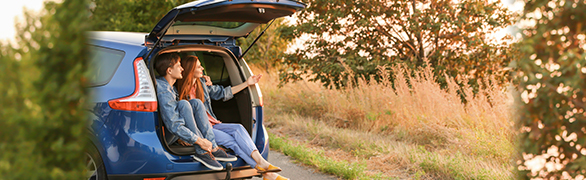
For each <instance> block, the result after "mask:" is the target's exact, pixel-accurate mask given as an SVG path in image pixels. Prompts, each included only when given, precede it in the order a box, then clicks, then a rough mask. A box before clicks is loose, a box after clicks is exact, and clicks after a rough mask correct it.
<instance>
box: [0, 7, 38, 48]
mask: <svg viewBox="0 0 586 180" xmlns="http://www.w3.org/2000/svg"><path fill="white" fill-rule="evenodd" d="M44 1H45V0H12V1H10V3H2V5H0V24H1V26H0V27H2V28H0V40H2V41H6V40H11V39H14V36H15V35H16V29H15V27H14V24H15V19H16V18H17V17H18V18H19V19H20V20H24V8H26V9H27V10H29V11H35V12H38V11H40V10H41V9H42V8H43V2H44Z"/></svg>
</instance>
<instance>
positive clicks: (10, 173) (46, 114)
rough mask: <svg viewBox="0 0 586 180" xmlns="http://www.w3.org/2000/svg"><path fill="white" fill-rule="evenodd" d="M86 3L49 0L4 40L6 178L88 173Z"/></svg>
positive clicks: (0, 162) (2, 167)
mask: <svg viewBox="0 0 586 180" xmlns="http://www.w3.org/2000/svg"><path fill="white" fill-rule="evenodd" d="M86 7H87V2H86V1H83V0H81V1H80V0H64V1H63V2H62V3H55V2H47V3H45V8H44V10H43V11H42V12H41V13H40V14H32V13H27V14H26V15H25V16H26V17H25V22H24V23H22V24H20V25H18V27H17V29H18V30H17V32H18V33H19V34H18V36H17V40H16V42H18V47H16V48H13V47H10V46H8V45H3V46H1V47H0V49H1V50H0V51H1V53H2V56H0V69H1V70H3V73H2V75H0V79H1V80H0V83H2V88H0V93H1V94H2V97H0V104H1V105H2V111H1V112H0V119H2V121H0V140H1V142H0V152H2V153H0V177H2V179H82V178H84V176H85V174H84V168H85V162H84V158H85V154H84V148H85V144H86V143H85V142H86V138H85V136H84V134H83V132H84V129H85V126H86V118H87V117H86V115H85V112H86V110H84V107H85V106H84V105H85V103H86V102H87V100H88V99H87V98H88V97H87V91H86V89H85V87H86V85H87V84H86V80H85V79H86V78H85V77H86V76H85V73H87V72H88V71H87V69H88V67H87V64H88V63H87V61H84V59H87V50H86V47H87V45H86V42H85V40H86V38H85V31H86V30H88V29H89V27H90V25H89V24H88V23H87V16H86V15H85V14H88V11H87V8H86Z"/></svg>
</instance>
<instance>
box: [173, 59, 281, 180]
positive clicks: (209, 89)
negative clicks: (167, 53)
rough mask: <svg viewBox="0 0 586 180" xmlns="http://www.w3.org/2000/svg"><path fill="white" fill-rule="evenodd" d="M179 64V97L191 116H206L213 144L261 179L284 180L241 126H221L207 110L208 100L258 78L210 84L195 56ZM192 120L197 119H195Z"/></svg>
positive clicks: (228, 94)
mask: <svg viewBox="0 0 586 180" xmlns="http://www.w3.org/2000/svg"><path fill="white" fill-rule="evenodd" d="M181 65H182V66H183V68H184V69H185V70H184V71H183V79H179V80H178V82H177V89H178V91H179V98H180V99H182V100H183V99H184V100H188V101H189V102H190V103H191V105H192V107H193V108H194V111H193V112H194V113H196V112H200V113H206V115H207V117H208V119H206V120H207V121H209V123H210V124H211V125H212V127H213V132H214V134H215V141H216V143H217V144H218V145H222V146H224V147H226V148H230V149H232V150H233V151H234V152H235V153H236V154H237V155H238V156H239V157H240V158H242V159H243V160H244V161H245V162H246V163H248V164H250V165H251V166H252V167H254V168H256V169H257V170H258V172H259V173H261V174H262V176H263V179H268V180H275V179H276V180H282V179H287V178H285V177H283V176H281V175H279V174H277V173H276V172H280V171H281V169H280V168H279V167H276V166H273V165H272V164H271V163H269V162H268V161H267V160H265V159H264V158H263V157H262V156H261V155H260V153H259V151H258V149H257V148H256V146H255V144H254V142H253V141H252V139H251V138H250V136H249V135H248V132H247V131H246V129H244V126H242V125H241V124H236V123H222V122H221V121H219V120H217V119H216V116H215V115H214V112H213V110H212V107H211V100H210V99H214V100H219V99H223V100H224V101H227V100H229V99H231V98H232V97H234V94H236V93H238V92H240V91H242V90H243V89H245V88H246V87H248V86H250V85H254V84H256V83H258V81H259V80H260V78H261V77H262V75H256V76H251V77H250V78H248V80H246V82H244V83H242V84H239V85H236V86H234V87H232V86H228V87H222V86H220V85H212V84H211V81H210V80H209V77H207V76H204V75H203V69H204V68H203V66H201V62H200V61H199V59H198V58H197V56H187V57H186V58H182V60H181ZM202 107H205V111H201V110H197V109H202ZM196 117H202V116H196ZM196 121H200V120H199V119H196ZM180 143H183V142H180Z"/></svg>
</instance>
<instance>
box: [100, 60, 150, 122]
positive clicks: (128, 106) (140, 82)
mask: <svg viewBox="0 0 586 180" xmlns="http://www.w3.org/2000/svg"><path fill="white" fill-rule="evenodd" d="M134 78H135V82H136V86H135V89H134V93H132V95H130V96H128V97H123V98H119V99H114V100H110V101H108V104H109V105H110V107H111V108H112V109H117V110H126V111H145V112H154V111H156V110H157V94H156V93H155V87H154V85H153V81H152V80H151V78H150V75H149V70H148V69H147V66H146V64H145V62H144V61H143V60H142V57H139V58H136V59H135V60H134Z"/></svg>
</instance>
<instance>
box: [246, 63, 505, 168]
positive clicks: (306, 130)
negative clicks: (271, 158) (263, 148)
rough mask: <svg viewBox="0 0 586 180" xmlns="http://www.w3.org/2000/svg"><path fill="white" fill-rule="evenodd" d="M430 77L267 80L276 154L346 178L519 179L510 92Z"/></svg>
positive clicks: (397, 72) (396, 71) (423, 73)
mask: <svg viewBox="0 0 586 180" xmlns="http://www.w3.org/2000/svg"><path fill="white" fill-rule="evenodd" d="M431 71H432V70H431V69H419V70H416V71H413V70H410V69H407V68H404V67H394V68H393V70H392V72H386V71H381V72H380V73H384V74H386V75H387V77H394V78H393V80H390V79H387V80H383V81H382V82H379V83H366V82H364V81H358V82H353V83H354V84H355V85H356V86H355V87H353V88H345V89H340V90H336V89H327V88H324V87H322V86H321V85H320V84H319V83H317V82H308V81H300V82H295V83H289V84H285V85H284V86H283V87H278V86H277V85H278V84H279V81H278V75H277V74H276V73H274V72H271V73H268V74H267V73H263V74H264V76H263V78H262V79H261V82H260V85H261V88H262V92H263V98H264V107H265V108H264V109H265V126H267V127H268V129H269V133H271V135H272V136H271V146H272V148H276V149H277V150H281V151H284V152H285V154H288V155H290V156H293V157H294V158H297V159H298V160H299V161H300V162H301V163H303V164H306V165H308V166H312V167H314V168H317V169H319V170H321V171H324V172H327V173H331V174H335V175H337V176H339V177H341V178H344V179H372V178H376V179H380V178H384V179H513V177H514V174H513V165H514V163H515V162H512V160H511V159H513V157H512V156H513V155H514V154H515V153H514V151H515V144H514V142H515V141H516V133H515V132H514V120H513V119H514V116H513V115H514V114H515V113H514V108H513V104H514V100H513V95H512V93H511V91H510V90H509V89H508V88H506V87H502V86H499V85H496V84H495V83H491V82H490V80H485V82H487V83H488V84H491V85H490V86H487V87H481V88H480V89H479V90H478V93H476V95H474V93H472V89H471V88H469V87H463V88H461V87H459V86H458V85H456V83H455V81H454V80H451V81H449V83H448V86H447V88H445V89H442V88H440V85H439V84H437V83H436V82H435V80H434V79H435V78H436V77H434V76H433V73H432V72H431ZM255 72H257V73H258V72H261V71H260V70H257V71H255ZM413 72H416V73H413ZM406 74H415V75H413V76H406ZM458 92H461V93H462V94H459V93H458ZM461 95H462V96H461ZM461 97H464V99H465V101H466V103H463V101H462V100H461Z"/></svg>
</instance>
